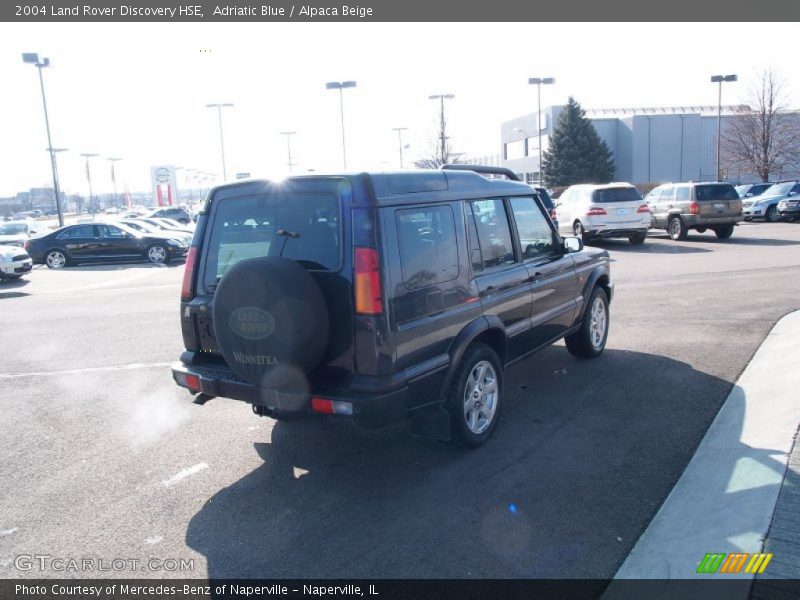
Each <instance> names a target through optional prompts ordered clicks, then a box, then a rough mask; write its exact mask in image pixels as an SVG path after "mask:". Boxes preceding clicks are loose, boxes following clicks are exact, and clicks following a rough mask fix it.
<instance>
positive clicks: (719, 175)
mask: <svg viewBox="0 0 800 600" xmlns="http://www.w3.org/2000/svg"><path fill="white" fill-rule="evenodd" d="M737 80H738V77H736V75H712V76H711V83H718V84H719V96H718V101H717V181H722V170H721V168H720V160H719V157H720V152H719V151H720V143H721V141H722V127H721V125H722V82H723V81H725V82H730V81H737Z"/></svg>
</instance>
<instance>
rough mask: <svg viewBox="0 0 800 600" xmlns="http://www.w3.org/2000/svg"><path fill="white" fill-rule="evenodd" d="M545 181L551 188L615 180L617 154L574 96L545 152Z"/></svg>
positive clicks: (561, 115)
mask: <svg viewBox="0 0 800 600" xmlns="http://www.w3.org/2000/svg"><path fill="white" fill-rule="evenodd" d="M542 170H543V171H544V182H545V185H547V186H549V187H559V186H567V185H574V184H576V183H608V182H609V181H611V180H613V179H614V171H615V167H614V157H613V156H612V153H611V150H609V149H608V146H607V145H606V143H605V142H604V141H603V140H602V139H600V136H599V135H597V131H596V130H595V128H594V125H592V122H591V121H590V120H589V119H587V118H586V113H585V112H584V110H583V109H582V108H581V105H580V104H578V103H577V102H576V101H575V99H574V98H572V97H571V96H570V98H569V101H568V102H567V106H566V107H565V108H564V110H563V111H562V112H561V114H560V115H559V117H558V122H557V123H556V126H555V129H554V131H553V134H552V136H551V138H550V147H549V149H548V150H547V151H546V152H545V153H544V155H543V163H542Z"/></svg>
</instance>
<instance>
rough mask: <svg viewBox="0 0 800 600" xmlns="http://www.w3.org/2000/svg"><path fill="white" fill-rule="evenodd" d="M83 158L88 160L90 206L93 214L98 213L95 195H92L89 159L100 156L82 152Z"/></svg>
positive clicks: (87, 177) (87, 175) (87, 179)
mask: <svg viewBox="0 0 800 600" xmlns="http://www.w3.org/2000/svg"><path fill="white" fill-rule="evenodd" d="M81 156H83V157H84V158H85V159H86V181H88V182H89V206H90V207H91V209H92V213H95V212H97V206H95V203H94V195H93V194H92V171H91V169H90V168H89V159H90V158H94V157H95V156H100V155H99V154H95V153H93V152H91V153H90V152H82V153H81Z"/></svg>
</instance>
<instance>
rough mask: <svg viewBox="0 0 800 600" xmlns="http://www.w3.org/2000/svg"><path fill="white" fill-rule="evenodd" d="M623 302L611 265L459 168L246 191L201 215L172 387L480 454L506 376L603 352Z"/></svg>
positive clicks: (532, 196)
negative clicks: (517, 365) (399, 432)
mask: <svg viewBox="0 0 800 600" xmlns="http://www.w3.org/2000/svg"><path fill="white" fill-rule="evenodd" d="M483 171H485V167H484V168H483ZM612 291H613V284H612V282H611V279H610V272H609V258H608V253H607V252H605V251H603V250H599V249H594V248H586V249H584V248H583V244H582V242H581V240H579V239H577V238H564V239H562V238H561V237H559V235H558V233H557V232H556V231H555V229H554V228H553V224H552V222H551V221H550V218H549V216H548V213H547V211H546V210H545V209H544V208H543V206H542V205H541V202H540V200H539V198H538V196H537V195H536V193H535V191H534V190H533V189H532V188H531V187H530V186H528V185H526V184H524V183H519V182H515V181H508V180H503V179H487V178H486V177H483V176H481V175H479V174H477V173H475V172H472V171H465V170H463V169H461V170H446V168H445V169H444V170H439V171H436V170H430V171H404V172H397V173H359V174H346V175H317V174H314V175H312V176H303V177H291V178H289V179H286V180H284V181H281V182H267V181H248V182H241V183H235V184H230V185H225V186H221V187H218V188H216V189H214V190H212V191H211V193H210V194H209V197H208V199H207V201H206V205H205V207H204V210H203V211H202V212H201V213H200V215H199V218H198V221H197V230H196V232H195V237H194V242H193V245H192V247H191V249H190V252H189V255H188V258H187V261H186V271H185V274H184V281H183V288H182V291H181V327H182V331H183V339H184V343H185V346H186V351H185V352H184V353H183V354H182V355H181V357H180V362H179V363H175V364H174V365H173V369H172V371H173V376H174V378H175V381H176V382H177V383H178V384H179V385H181V386H183V387H185V388H188V389H189V391H190V392H192V393H193V394H196V399H195V402H197V403H198V404H202V403H204V402H206V401H207V400H209V399H211V398H213V397H216V396H220V397H226V398H234V399H237V400H243V401H245V402H248V403H250V404H251V405H252V406H253V410H254V412H255V413H257V414H259V415H262V416H270V417H274V418H276V419H285V418H290V417H293V416H298V415H311V414H314V413H317V414H331V415H339V416H341V417H346V418H351V419H353V420H354V421H356V422H357V423H359V424H361V425H364V426H368V427H370V426H378V425H383V424H387V423H390V422H394V421H397V420H400V419H404V418H410V419H411V420H412V423H413V425H414V428H415V430H416V431H417V432H419V433H421V434H423V435H428V436H431V437H436V438H438V439H442V440H449V439H453V440H455V441H457V442H460V443H462V444H464V445H467V446H479V445H480V444H482V443H483V442H485V441H486V440H487V439H488V438H489V437H490V436H491V435H492V433H493V431H494V429H495V426H496V425H497V421H498V417H499V415H500V412H501V410H502V407H503V391H504V390H503V370H504V369H505V368H506V367H507V366H509V365H510V364H511V363H513V362H515V361H518V360H519V359H521V358H523V357H525V356H527V355H528V354H530V353H532V352H534V351H535V350H538V349H541V348H544V347H546V346H548V345H549V344H552V343H553V342H555V341H557V340H559V339H561V338H565V340H566V345H567V349H568V350H569V351H570V352H571V353H572V354H573V355H575V356H578V357H585V358H589V357H595V356H598V355H599V354H600V353H601V352H602V351H603V348H604V347H605V344H606V338H607V336H608V326H609V302H610V300H611V296H612Z"/></svg>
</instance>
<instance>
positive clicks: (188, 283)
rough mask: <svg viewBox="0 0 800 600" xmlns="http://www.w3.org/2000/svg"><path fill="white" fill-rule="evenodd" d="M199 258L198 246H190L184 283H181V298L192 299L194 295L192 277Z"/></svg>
mask: <svg viewBox="0 0 800 600" xmlns="http://www.w3.org/2000/svg"><path fill="white" fill-rule="evenodd" d="M196 258H197V246H190V247H189V254H187V255H186V265H184V267H183V284H182V285H181V300H191V299H192V297H193V296H194V289H192V278H193V276H194V265H195V262H196Z"/></svg>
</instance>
